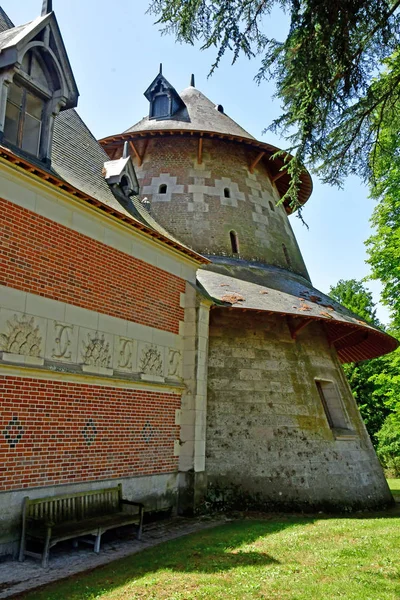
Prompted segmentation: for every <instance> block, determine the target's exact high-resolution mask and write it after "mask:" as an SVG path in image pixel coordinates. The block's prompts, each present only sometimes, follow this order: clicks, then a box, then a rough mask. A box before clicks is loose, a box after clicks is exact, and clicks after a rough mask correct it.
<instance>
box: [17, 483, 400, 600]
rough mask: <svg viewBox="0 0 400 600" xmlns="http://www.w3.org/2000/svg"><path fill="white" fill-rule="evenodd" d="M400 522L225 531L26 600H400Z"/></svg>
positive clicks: (268, 524)
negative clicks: (98, 599) (337, 599)
mask: <svg viewBox="0 0 400 600" xmlns="http://www.w3.org/2000/svg"><path fill="white" fill-rule="evenodd" d="M398 489H399V488H398ZM398 515H400V512H399V511H398V510H397V511H395V512H392V511H389V512H387V513H381V514H374V515H372V514H367V513H359V514H357V515H356V516H351V517H342V518H336V517H335V518H326V517H325V516H323V515H321V516H320V515H318V517H317V518H316V517H314V518H312V517H299V516H288V517H282V516H274V517H270V518H267V517H266V518H265V519H263V518H257V519H245V520H240V521H232V522H230V523H227V524H226V525H222V526H219V527H217V528H215V529H208V530H205V531H203V532H200V533H197V534H193V535H190V536H187V537H183V538H181V539H177V540H174V541H172V542H167V543H164V544H161V545H159V546H156V547H154V548H152V549H149V550H145V551H143V552H141V553H139V554H136V555H133V556H131V557H129V558H125V559H123V560H119V561H116V562H113V563H111V564H109V565H108V566H106V567H101V568H99V569H96V570H95V571H92V572H90V573H88V574H86V575H81V576H77V577H74V578H70V579H68V580H66V581H64V582H59V583H57V584H54V585H52V586H50V587H47V588H44V589H42V590H41V591H37V592H32V593H31V594H29V595H26V596H24V598H26V599H29V600H61V599H62V600H89V599H91V600H93V599H95V598H100V599H102V600H111V599H112V600H122V599H124V600H147V599H156V600H163V599H168V600H202V599H207V600H219V599H220V600H226V599H230V598H234V599H238V600H240V599H242V598H245V599H253V598H257V599H260V598H264V599H268V600H269V599H276V600H283V599H285V600H286V599H290V600H303V599H304V600H309V599H310V600H313V599H315V600H333V599H336V598H340V599H346V600H347V599H348V600H353V599H354V600H356V599H357V600H389V599H390V600H398V599H399V598H400V560H399V547H400V516H398ZM320 517H321V518H320Z"/></svg>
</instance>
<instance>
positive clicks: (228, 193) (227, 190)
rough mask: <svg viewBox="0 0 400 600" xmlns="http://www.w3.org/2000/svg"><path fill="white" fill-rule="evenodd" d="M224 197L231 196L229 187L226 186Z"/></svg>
mask: <svg viewBox="0 0 400 600" xmlns="http://www.w3.org/2000/svg"><path fill="white" fill-rule="evenodd" d="M224 197H225V198H230V197H231V191H230V189H229V188H225V189H224Z"/></svg>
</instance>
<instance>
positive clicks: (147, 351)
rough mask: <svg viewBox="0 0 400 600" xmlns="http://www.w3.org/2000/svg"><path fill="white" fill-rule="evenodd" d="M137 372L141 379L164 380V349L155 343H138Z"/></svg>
mask: <svg viewBox="0 0 400 600" xmlns="http://www.w3.org/2000/svg"><path fill="white" fill-rule="evenodd" d="M139 372H140V373H141V377H142V379H149V380H154V381H164V349H163V348H162V347H161V346H156V345H155V344H139Z"/></svg>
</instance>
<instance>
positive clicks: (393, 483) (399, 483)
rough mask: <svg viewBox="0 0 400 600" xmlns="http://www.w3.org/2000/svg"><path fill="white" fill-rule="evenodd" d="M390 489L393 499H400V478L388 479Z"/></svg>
mask: <svg viewBox="0 0 400 600" xmlns="http://www.w3.org/2000/svg"><path fill="white" fill-rule="evenodd" d="M387 482H388V484H389V488H390V491H391V492H392V495H393V497H394V499H395V500H396V501H397V502H399V501H400V479H388V480H387Z"/></svg>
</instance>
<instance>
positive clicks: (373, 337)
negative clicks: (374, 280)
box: [211, 301, 399, 363]
mask: <svg viewBox="0 0 400 600" xmlns="http://www.w3.org/2000/svg"><path fill="white" fill-rule="evenodd" d="M211 308H212V309H213V310H216V309H220V310H228V311H239V312H242V313H245V312H251V313H254V314H259V315H274V316H279V317H282V318H286V319H287V320H288V327H289V331H290V333H291V337H292V338H293V339H296V338H297V335H300V331H301V330H303V329H304V328H305V327H306V326H307V325H308V324H309V323H310V322H312V321H314V322H319V323H322V324H323V326H324V329H325V331H326V334H327V338H328V342H329V345H330V346H331V347H333V348H335V350H336V352H337V354H338V357H339V360H340V362H341V363H351V362H361V361H363V360H369V359H371V358H377V357H378V356H382V355H384V354H388V353H389V352H393V350H396V348H398V347H399V341H398V340H396V338H394V337H392V336H391V335H389V334H388V333H385V332H383V331H380V330H379V329H376V328H374V327H371V326H369V325H368V324H367V323H365V324H363V325H362V324H361V322H360V324H356V323H348V322H346V323H344V322H343V321H337V320H336V319H334V318H326V317H316V316H313V315H304V314H303V315H296V314H293V313H288V312H282V311H278V310H276V311H273V310H260V309H255V308H247V307H243V306H233V305H231V304H228V303H225V305H224V306H221V302H219V301H217V302H215V303H214V306H212V307H211Z"/></svg>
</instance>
